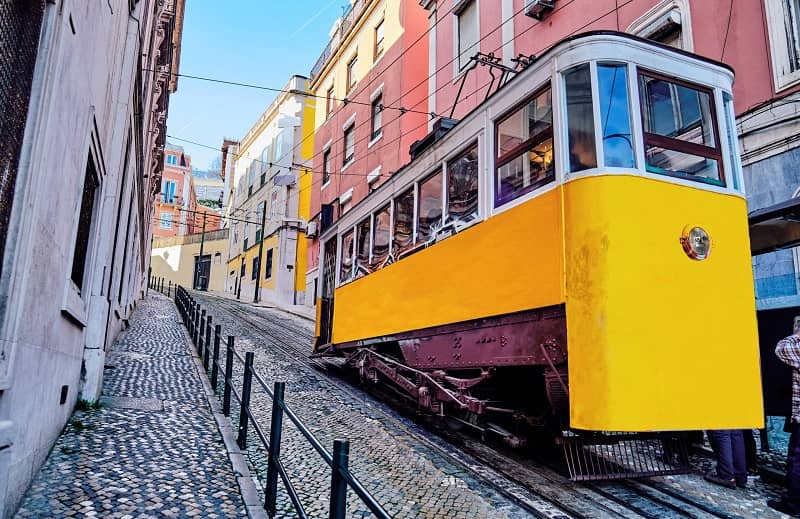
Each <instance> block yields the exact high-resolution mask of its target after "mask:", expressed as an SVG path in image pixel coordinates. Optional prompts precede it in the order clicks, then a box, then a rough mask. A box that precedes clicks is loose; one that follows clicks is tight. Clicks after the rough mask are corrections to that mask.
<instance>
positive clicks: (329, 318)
mask: <svg viewBox="0 0 800 519" xmlns="http://www.w3.org/2000/svg"><path fill="white" fill-rule="evenodd" d="M324 247H325V252H324V253H323V258H322V294H321V297H320V300H319V304H320V312H319V315H320V323H319V338H318V340H317V344H318V345H323V344H329V343H330V342H331V340H332V339H333V290H334V288H335V284H336V238H333V239H331V240H328V241H327V242H325V246H324Z"/></svg>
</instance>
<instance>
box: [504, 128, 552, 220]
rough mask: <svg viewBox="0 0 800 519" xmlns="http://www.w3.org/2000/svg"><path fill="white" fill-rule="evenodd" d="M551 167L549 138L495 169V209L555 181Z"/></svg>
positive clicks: (550, 139)
mask: <svg viewBox="0 0 800 519" xmlns="http://www.w3.org/2000/svg"><path fill="white" fill-rule="evenodd" d="M553 166H554V164H553V138H552V137H550V138H548V139H545V140H543V141H542V142H540V143H538V144H536V145H535V146H533V147H532V148H531V149H530V150H528V151H526V152H524V153H523V154H521V155H518V156H517V157H515V158H514V159H513V160H511V162H507V163H505V164H503V165H502V166H500V167H499V168H497V198H496V200H495V207H497V206H498V205H500V204H502V203H505V202H508V201H509V200H513V199H515V198H517V197H518V196H520V195H521V194H523V193H527V192H529V191H532V190H534V189H536V188H537V187H539V186H543V185H544V184H547V183H548V182H552V181H553V180H554V179H555V171H554V169H553Z"/></svg>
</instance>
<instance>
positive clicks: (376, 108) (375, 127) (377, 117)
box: [370, 94, 383, 140]
mask: <svg viewBox="0 0 800 519" xmlns="http://www.w3.org/2000/svg"><path fill="white" fill-rule="evenodd" d="M370 112H371V117H370V119H371V124H370V126H371V135H372V140H375V139H377V138H378V137H380V136H381V134H382V133H383V132H382V130H381V124H382V114H383V94H378V97H376V98H375V99H373V100H372V105H371V107H370Z"/></svg>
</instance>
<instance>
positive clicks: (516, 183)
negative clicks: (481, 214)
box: [494, 87, 555, 207]
mask: <svg viewBox="0 0 800 519" xmlns="http://www.w3.org/2000/svg"><path fill="white" fill-rule="evenodd" d="M496 133H497V150H496V151H497V155H496V156H497V172H496V175H495V195H494V206H495V207H498V206H500V205H502V204H504V203H506V202H508V201H510V200H514V199H515V198H517V197H520V196H522V195H523V194H525V193H528V192H530V191H533V190H534V189H536V188H537V187H539V186H543V185H545V184H547V183H548V182H552V181H553V180H555V168H554V163H553V102H552V98H551V91H550V87H547V88H546V89H545V90H543V91H541V92H539V93H538V94H536V95H534V97H533V98H532V99H531V100H529V101H528V102H526V103H525V104H524V105H523V106H522V107H521V108H518V109H517V110H515V111H514V112H512V113H510V114H508V115H506V116H504V117H503V118H502V119H500V121H499V122H498V123H497V132H496Z"/></svg>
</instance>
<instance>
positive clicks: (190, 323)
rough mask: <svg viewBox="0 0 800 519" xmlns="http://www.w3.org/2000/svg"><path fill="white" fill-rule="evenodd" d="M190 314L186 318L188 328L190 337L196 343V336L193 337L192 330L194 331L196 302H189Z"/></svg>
mask: <svg viewBox="0 0 800 519" xmlns="http://www.w3.org/2000/svg"><path fill="white" fill-rule="evenodd" d="M188 312H189V313H188V315H187V316H186V328H188V329H189V337H191V338H192V341H194V335H192V330H194V301H191V300H190V301H189V308H188Z"/></svg>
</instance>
